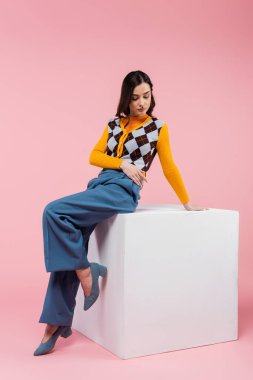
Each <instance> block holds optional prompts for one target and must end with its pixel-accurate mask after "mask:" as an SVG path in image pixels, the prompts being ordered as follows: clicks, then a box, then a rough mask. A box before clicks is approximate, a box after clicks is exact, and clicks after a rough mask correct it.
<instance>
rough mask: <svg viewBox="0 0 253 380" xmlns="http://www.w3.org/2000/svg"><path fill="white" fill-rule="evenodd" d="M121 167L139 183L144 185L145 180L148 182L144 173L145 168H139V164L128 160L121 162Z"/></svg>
mask: <svg viewBox="0 0 253 380" xmlns="http://www.w3.org/2000/svg"><path fill="white" fill-rule="evenodd" d="M120 168H121V169H122V171H123V172H124V173H125V174H126V175H127V176H128V177H129V178H131V179H132V180H133V181H134V182H135V183H136V184H137V185H139V186H142V183H143V181H146V182H148V181H147V179H146V177H145V175H144V174H143V173H144V170H141V169H138V168H137V166H135V165H133V164H129V162H127V161H126V160H124V161H123V162H122V163H121V165H120Z"/></svg>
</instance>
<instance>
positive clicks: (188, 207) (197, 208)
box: [183, 202, 209, 211]
mask: <svg viewBox="0 0 253 380" xmlns="http://www.w3.org/2000/svg"><path fill="white" fill-rule="evenodd" d="M183 205H184V208H185V209H186V210H188V211H202V210H209V208H207V207H200V206H193V205H190V203H189V202H188V203H184V204H183Z"/></svg>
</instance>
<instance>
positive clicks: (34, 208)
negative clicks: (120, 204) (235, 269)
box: [0, 0, 253, 379]
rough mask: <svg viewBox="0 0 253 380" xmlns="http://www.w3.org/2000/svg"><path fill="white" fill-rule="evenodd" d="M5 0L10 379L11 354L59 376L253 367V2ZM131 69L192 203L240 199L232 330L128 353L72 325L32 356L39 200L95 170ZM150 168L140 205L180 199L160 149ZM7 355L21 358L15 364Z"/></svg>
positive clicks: (1, 97)
mask: <svg viewBox="0 0 253 380" xmlns="http://www.w3.org/2000/svg"><path fill="white" fill-rule="evenodd" d="M0 6H1V8H0V101H1V104H0V125H1V149H0V154H1V159H0V163H1V174H2V182H1V200H2V202H1V259H2V264H1V267H2V271H1V278H0V284H1V293H2V294H1V298H2V299H1V305H2V310H3V311H2V312H1V318H2V323H3V326H4V331H2V334H1V342H0V347H1V349H2V348H3V347H4V353H3V354H1V357H2V358H3V357H4V358H5V363H6V364H7V366H6V368H5V370H6V371H7V373H8V376H9V377H8V376H7V377H6V378H13V379H14V378H17V376H19V377H20V376H21V374H22V373H21V371H20V367H19V366H18V364H19V363H22V368H24V369H26V370H29V373H28V375H26V378H29V379H30V378H31V379H32V378H33V379H34V378H35V375H36V378H37V379H40V378H45V374H46V376H47V379H51V378H55V377H54V376H55V373H54V370H55V371H57V374H58V375H60V376H61V378H64V375H66V377H67V376H68V375H69V374H71V373H72V371H73V370H74V368H75V369H77V370H78V371H79V370H81V371H83V372H81V373H79V375H81V376H85V377H86V374H85V372H84V370H85V371H88V372H87V373H89V371H91V373H89V378H96V376H97V377H101V375H103V376H104V375H105V376H108V377H112V376H113V374H114V376H115V378H116V376H117V378H118V376H121V378H126V379H127V378H129V377H130V376H131V377H133V376H137V375H140V374H141V375H144V376H146V377H148V378H149V377H150V378H153V377H154V375H155V376H156V378H164V377H163V376H165V374H166V378H174V379H176V378H177V379H179V378H182V379H183V378H185V376H187V378H189V377H190V374H189V370H191V375H192V377H193V378H203V377H205V378H207V377H208V376H209V377H210V379H214V378H215V379H219V378H223V379H224V376H225V377H229V378H234V379H236V378H238V375H239V374H240V375H244V379H247V378H249V377H248V376H249V371H250V370H251V369H252V365H251V361H250V356H249V355H250V349H252V338H253V328H252V323H250V320H251V321H252V316H253V307H252V299H253V287H252V285H253V276H252V267H253V256H252V246H253V241H252V232H251V230H252V222H253V220H252V203H253V201H252V198H253V197H252V166H251V163H252V154H251V153H252V138H253V133H252V84H253V83H252V82H253V80H252V65H253V54H252V53H253V51H252V32H253V27H252V10H253V5H252V2H251V1H247V0H240V1H239V0H237V1H235V0H230V1H229V0H228V1H225V0H219V1H218V0H209V1H197V0H193V1H192V0H189V1H187V0H185V1H176V0H173V1H165V0H156V1H155V2H148V1H146V0H145V1H144V0H139V1H136V0H127V1H124V2H123V1H119V0H118V1H116V0H108V1H102V0H100V1H98V0H86V1H81V0H80V1H78V0H71V1H70V0H69V1H66V0H65V1H64V0H50V1H49V0H45V1H37V0H36V1H35V0H33V1H32V0H31V1H21V0H20V1H18V0H16V1H7V0H4V1H1V2H0ZM133 70H142V71H144V72H146V73H147V74H148V75H149V76H150V78H151V80H152V81H153V84H154V95H155V99H156V103H157V106H156V107H155V110H154V115H157V117H159V118H161V119H163V120H165V121H166V122H167V124H168V127H169V132H170V138H171V147H172V152H173V156H174V160H175V162H176V164H177V166H178V168H179V170H180V172H181V175H182V178H183V180H184V183H185V186H186V189H187V191H188V193H189V196H190V202H191V203H192V204H193V205H201V206H207V207H211V208H212V207H213V208H223V209H233V210H239V212H240V238H239V340H238V341H235V342H227V343H224V344H219V345H212V346H205V347H200V348H196V349H190V350H183V351H178V352H170V353H165V354H161V355H154V356H149V357H144V358H139V359H135V360H130V361H127V362H125V361H121V360H119V359H117V358H115V356H114V355H112V354H111V353H109V352H107V351H106V350H104V349H103V348H101V347H99V346H98V345H96V344H95V343H93V342H91V341H89V340H88V339H87V338H85V337H83V336H81V335H79V334H78V333H75V334H74V336H73V337H72V338H71V339H72V341H70V340H69V341H68V342H67V343H66V342H58V343H57V348H56V351H55V353H53V354H52V355H50V356H45V357H43V358H42V357H40V358H35V357H33V356H32V353H33V351H34V349H35V348H36V347H37V346H38V344H39V343H40V340H41V338H42V334H43V330H44V327H45V325H44V324H38V322H37V321H38V318H39V315H40V312H41V308H42V303H43V300H44V295H45V290H46V286H47V282H48V278H49V274H48V273H46V272H45V267H44V258H43V239H42V220H41V219H42V211H43V208H44V206H45V205H46V204H47V203H48V202H49V201H52V200H54V199H57V198H60V197H62V196H65V195H70V194H74V193H76V192H79V191H82V190H84V189H85V188H86V184H87V182H88V180H89V179H90V178H93V177H95V176H97V174H98V172H99V171H100V170H101V169H100V168H98V167H95V166H91V165H89V162H88V158H89V154H90V151H91V149H92V147H93V146H94V145H95V143H96V142H97V140H98V139H99V137H100V135H101V133H102V130H103V128H104V127H105V123H106V121H107V120H108V118H110V117H113V116H114V115H115V113H116V107H117V104H118V100H119V95H120V87H121V83H122V80H123V78H124V76H125V75H126V74H127V73H128V72H129V71H133ZM147 178H148V184H145V185H144V188H143V190H142V192H141V196H142V198H141V201H140V204H143V203H177V204H178V203H180V202H179V199H178V198H177V196H176V194H175V193H174V191H173V189H172V188H171V187H170V185H169V183H168V182H167V180H166V178H165V177H164V176H163V173H162V169H161V165H160V162H159V159H158V156H156V158H155V160H154V162H153V164H152V167H151V169H150V171H149V172H148V177H147ZM3 342H4V343H3ZM64 355H65V356H66V358H68V360H67V361H63V360H62V357H61V356H64ZM221 355H222V356H223V359H221ZM226 357H227V358H228V359H226ZM13 360H14V362H15V361H16V362H15V363H16V364H17V366H16V367H15V368H14V367H12V368H11V369H10V367H9V364H10V361H12V362H13ZM59 361H60V362H59ZM228 361H229V362H228ZM45 362H48V363H49V362H50V367H45V366H44V364H45ZM41 363H43V364H41ZM97 363H99V367H98V371H99V372H97V373H95V370H97V366H95V367H94V364H95V365H96V364H97ZM45 371H46V372H45ZM49 371H51V372H49ZM112 371H113V372H112ZM123 371H124V373H123ZM76 375H77V372H76ZM79 375H78V376H79ZM27 376H28V377H27ZM29 376H31V377H29ZM171 376H172V377H171Z"/></svg>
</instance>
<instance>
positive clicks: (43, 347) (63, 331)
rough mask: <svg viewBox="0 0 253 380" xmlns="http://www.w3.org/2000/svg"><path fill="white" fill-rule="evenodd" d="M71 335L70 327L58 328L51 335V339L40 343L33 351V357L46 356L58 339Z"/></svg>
mask: <svg viewBox="0 0 253 380" xmlns="http://www.w3.org/2000/svg"><path fill="white" fill-rule="evenodd" d="M71 334H72V330H71V327H70V326H59V327H58V329H57V330H56V331H55V332H54V333H53V335H52V336H51V338H49V339H48V340H47V341H46V342H44V343H40V345H39V347H38V348H37V349H36V350H35V351H34V353H33V355H35V356H38V355H44V354H47V353H48V352H49V351H51V350H52V349H53V348H54V345H55V343H56V341H57V339H58V338H59V336H62V337H63V338H67V337H68V336H70V335H71Z"/></svg>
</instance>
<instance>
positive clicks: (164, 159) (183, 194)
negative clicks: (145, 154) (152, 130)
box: [156, 123, 190, 203]
mask: <svg viewBox="0 0 253 380" xmlns="http://www.w3.org/2000/svg"><path fill="white" fill-rule="evenodd" d="M156 148H157V153H158V156H159V160H160V162H161V165H162V170H163V174H164V175H165V177H166V179H167V181H168V182H169V184H170V185H171V186H172V188H173V190H174V191H175V192H176V194H177V196H178V198H179V199H180V202H181V203H187V202H189V200H190V199H189V196H188V194H187V191H186V188H185V186H184V183H183V180H182V177H181V174H180V172H179V170H178V168H177V166H176V164H175V162H174V160H173V157H172V152H171V148H170V139H169V130H168V126H167V124H166V123H164V124H163V126H162V128H161V130H160V134H159V138H158V141H157V145H156Z"/></svg>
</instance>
